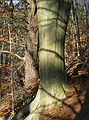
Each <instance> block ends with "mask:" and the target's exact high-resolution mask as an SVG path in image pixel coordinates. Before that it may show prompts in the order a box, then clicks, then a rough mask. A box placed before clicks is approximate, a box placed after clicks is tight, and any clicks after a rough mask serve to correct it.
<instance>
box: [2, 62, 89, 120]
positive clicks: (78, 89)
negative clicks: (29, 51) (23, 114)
mask: <svg viewBox="0 0 89 120" xmlns="http://www.w3.org/2000/svg"><path fill="white" fill-rule="evenodd" d="M67 74H68V82H69V89H70V90H69V91H68V92H66V93H65V95H66V98H65V99H64V100H63V101H62V105H61V106H60V105H58V104H56V103H55V105H54V106H51V107H50V108H49V109H47V110H45V111H43V112H42V113H41V115H40V120H89V62H86V64H85V63H82V62H81V61H77V62H73V64H70V65H69V67H68V68H67ZM4 78H5V77H4ZM9 85H10V84H7V86H6V87H5V86H4V87H3V88H2V90H3V94H4V93H6V92H7V91H8V90H9V89H8V86H9ZM5 89H6V90H5ZM35 90H36V91H37V89H35ZM33 92H34V91H33ZM18 93H22V90H21V87H20V91H18ZM23 94H25V95H26V93H24V91H23ZM27 96H28V95H27ZM25 97H26V96H25ZM25 97H24V96H23V97H22V99H19V100H17V101H16V105H15V108H16V111H15V113H17V112H18V111H19V109H21V105H22V104H24V105H26V104H28V103H29V101H31V100H29V99H28V100H27V98H26V99H25ZM28 98H29V96H28ZM30 98H32V94H31V95H30ZM24 100H26V101H27V102H28V103H25V102H24ZM0 103H1V104H0V116H2V115H6V116H11V114H13V113H12V111H11V105H12V100H11V96H10V95H9V96H8V98H7V99H6V97H4V99H1V101H0ZM8 113H9V114H8ZM9 118H10V117H9ZM6 120H10V119H8V118H7V119H6Z"/></svg>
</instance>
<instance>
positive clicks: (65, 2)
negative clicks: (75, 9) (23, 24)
mask: <svg viewBox="0 0 89 120" xmlns="http://www.w3.org/2000/svg"><path fill="white" fill-rule="evenodd" d="M70 5H71V0H37V12H38V13H37V15H38V26H39V73H40V85H39V89H38V93H37V96H36V98H35V100H34V101H33V102H32V103H31V105H30V112H31V114H30V115H29V116H28V117H27V118H26V120H39V119H40V118H39V113H40V112H41V111H42V110H43V109H47V108H48V106H50V105H52V104H53V103H55V102H58V103H60V102H61V100H63V99H64V98H65V94H64V92H65V91H66V89H67V82H66V78H65V63H64V43H65V33H66V27H67V22H68V16H69V11H70Z"/></svg>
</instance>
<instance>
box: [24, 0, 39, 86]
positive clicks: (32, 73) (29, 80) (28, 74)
mask: <svg viewBox="0 0 89 120" xmlns="http://www.w3.org/2000/svg"><path fill="white" fill-rule="evenodd" d="M28 3H29V5H28V7H27V8H28V23H29V24H28V31H29V32H28V35H27V39H26V51H25V59H26V64H25V88H29V87H30V86H33V85H34V84H37V82H38V71H37V67H36V66H37V46H36V42H37V41H36V31H34V30H35V29H36V18H32V13H31V11H32V8H31V3H32V1H31V0H28ZM33 23H34V24H33ZM33 25H34V26H33Z"/></svg>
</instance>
